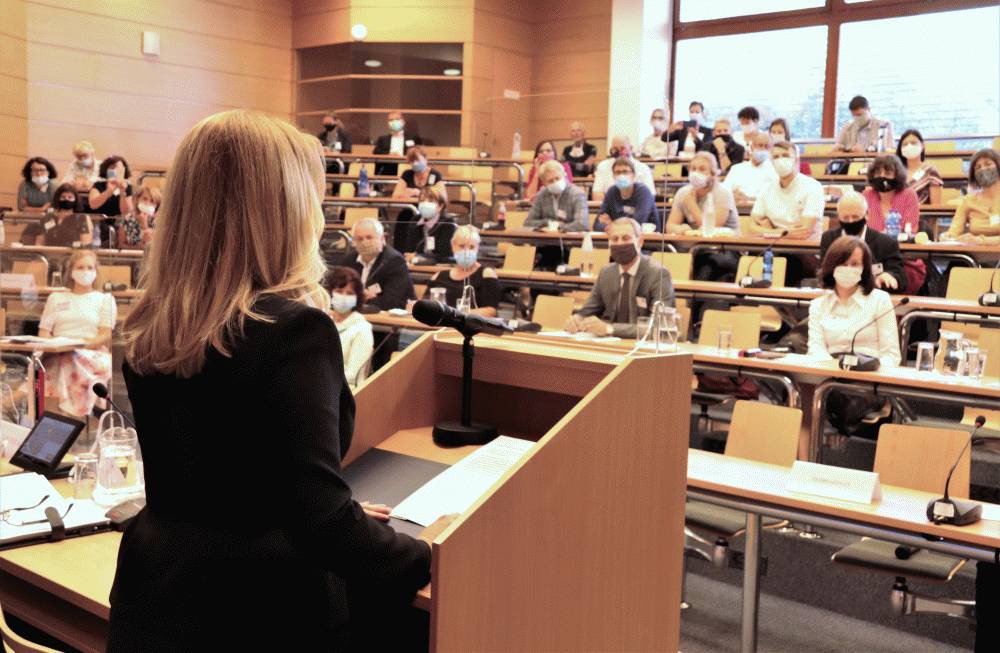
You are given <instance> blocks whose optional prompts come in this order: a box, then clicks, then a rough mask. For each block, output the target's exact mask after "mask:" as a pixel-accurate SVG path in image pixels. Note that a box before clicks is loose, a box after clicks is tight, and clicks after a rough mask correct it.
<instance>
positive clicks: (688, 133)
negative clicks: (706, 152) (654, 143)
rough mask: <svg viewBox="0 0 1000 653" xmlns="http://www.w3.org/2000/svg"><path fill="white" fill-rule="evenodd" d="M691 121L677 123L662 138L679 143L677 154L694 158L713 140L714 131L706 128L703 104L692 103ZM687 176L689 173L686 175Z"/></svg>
mask: <svg viewBox="0 0 1000 653" xmlns="http://www.w3.org/2000/svg"><path fill="white" fill-rule="evenodd" d="M688 112H689V114H690V117H691V119H690V120H686V121H684V122H675V123H674V124H672V125H670V128H669V129H668V130H667V131H666V132H665V133H663V134H662V135H661V136H660V138H661V139H663V140H664V141H666V142H676V143H677V154H679V155H682V156H683V155H687V156H692V155H694V153H695V152H697V151H698V150H699V149H700V148H701V147H702V145H703V144H704V143H707V142H708V141H709V140H711V138H712V130H711V129H709V128H708V127H705V107H704V105H702V103H701V102H692V103H691V104H690V105H689V106H688ZM684 174H687V173H684Z"/></svg>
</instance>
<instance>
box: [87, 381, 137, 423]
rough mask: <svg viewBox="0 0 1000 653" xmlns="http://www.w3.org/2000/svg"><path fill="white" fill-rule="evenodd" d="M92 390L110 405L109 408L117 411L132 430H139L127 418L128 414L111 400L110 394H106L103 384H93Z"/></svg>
mask: <svg viewBox="0 0 1000 653" xmlns="http://www.w3.org/2000/svg"><path fill="white" fill-rule="evenodd" d="M92 389H93V391H94V394H95V395H97V396H98V397H100V398H101V399H104V400H105V401H107V402H108V403H109V404H111V407H112V408H114V409H115V410H117V411H118V413H119V414H120V415H121V416H122V419H124V420H125V422H126V423H127V424H128V425H129V426H131V427H132V428H134V429H138V428H139V427H137V426H136V425H135V422H134V421H133V420H132V418H131V417H129V414H128V413H126V412H125V411H124V410H122V409H121V407H120V406H119V405H118V404H116V403H115V401H114V399H112V398H111V394H110V393H109V392H108V386H106V385H104V384H103V383H95V384H94V387H93V388H92Z"/></svg>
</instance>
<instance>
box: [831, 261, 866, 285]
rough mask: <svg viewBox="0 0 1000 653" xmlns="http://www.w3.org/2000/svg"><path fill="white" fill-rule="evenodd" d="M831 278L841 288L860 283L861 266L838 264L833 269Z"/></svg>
mask: <svg viewBox="0 0 1000 653" xmlns="http://www.w3.org/2000/svg"><path fill="white" fill-rule="evenodd" d="M833 280H834V281H836V282H837V285H838V286H840V287H841V288H853V287H854V286H856V285H858V284H859V283H861V268H855V267H851V266H848V265H838V266H837V267H835V268H834V269H833Z"/></svg>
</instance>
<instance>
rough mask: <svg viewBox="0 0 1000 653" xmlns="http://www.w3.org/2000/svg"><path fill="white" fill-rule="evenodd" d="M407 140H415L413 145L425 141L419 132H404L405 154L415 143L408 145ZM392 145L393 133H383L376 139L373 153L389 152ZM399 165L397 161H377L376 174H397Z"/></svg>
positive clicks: (421, 143)
mask: <svg viewBox="0 0 1000 653" xmlns="http://www.w3.org/2000/svg"><path fill="white" fill-rule="evenodd" d="M406 141H413V145H423V144H424V141H423V139H422V138H420V136H418V135H417V134H408V133H406V132H405V131H404V132H403V154H406V150H408V149H410V148H411V147H413V145H407V144H406ZM390 145H392V134H382V135H381V136H379V137H378V138H376V139H375V146H374V147H373V148H372V154H388V153H389V146H390ZM398 169H399V167H398V166H397V165H396V164H395V163H376V164H375V174H376V175H395V174H396V171H397V170H398Z"/></svg>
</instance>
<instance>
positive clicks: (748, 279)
mask: <svg viewBox="0 0 1000 653" xmlns="http://www.w3.org/2000/svg"><path fill="white" fill-rule="evenodd" d="M787 235H788V229H785V230H783V231H782V232H781V233H780V234H778V237H777V238H775V239H774V241H773V242H771V244H770V245H768V246H767V247H766V248H764V251H763V252H761V253H760V254H758V255H757V256H755V257H753V258H752V259H751V260H750V265H748V266H747V276H745V277H743V278H742V279H740V287H741V288H770V287H771V281H770V280H769V279H763V278H761V279H754V278H753V275H752V274H750V271H751V270H753V264H754V263H756V262H757V259H759V258H763V256H764V255H765V254H767V253H768V252H770V251H771V250H773V249H774V246H775V245H777V244H778V241H779V240H781V239H782V238H784V237H785V236H787Z"/></svg>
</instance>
